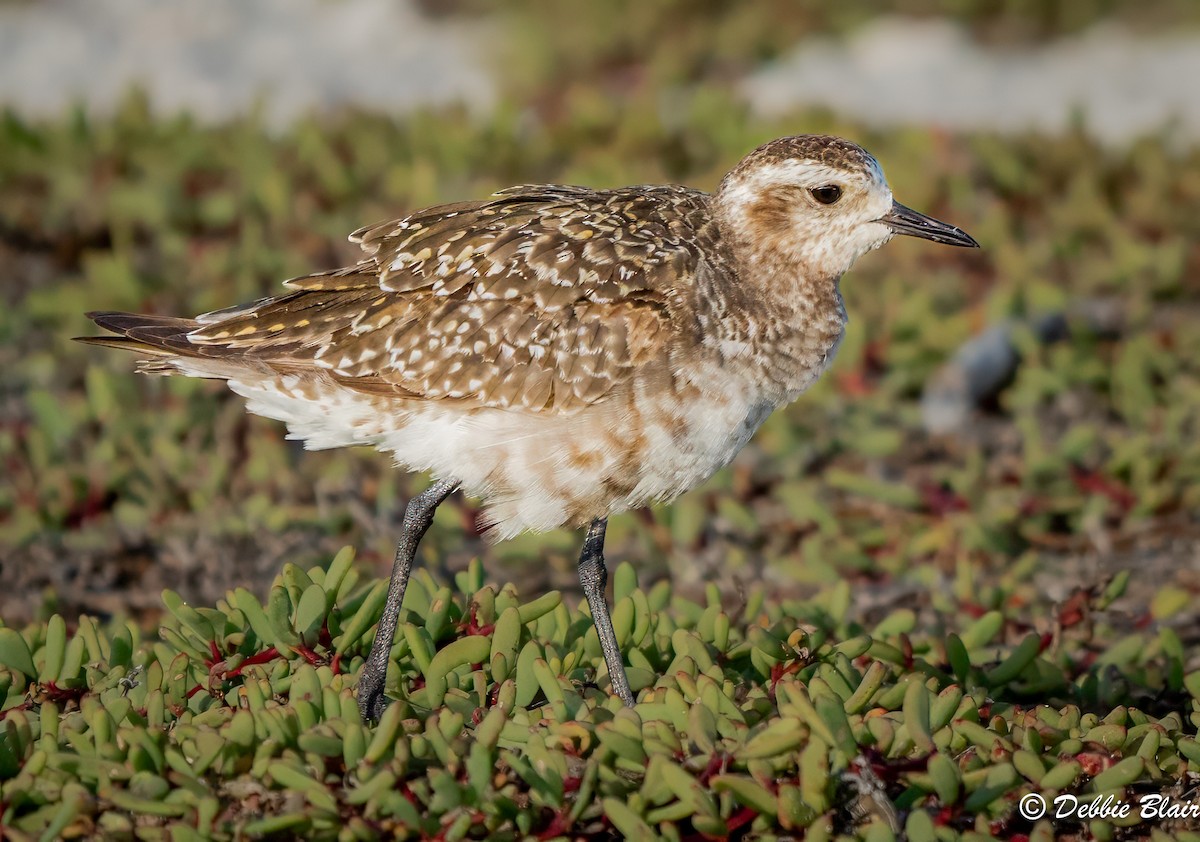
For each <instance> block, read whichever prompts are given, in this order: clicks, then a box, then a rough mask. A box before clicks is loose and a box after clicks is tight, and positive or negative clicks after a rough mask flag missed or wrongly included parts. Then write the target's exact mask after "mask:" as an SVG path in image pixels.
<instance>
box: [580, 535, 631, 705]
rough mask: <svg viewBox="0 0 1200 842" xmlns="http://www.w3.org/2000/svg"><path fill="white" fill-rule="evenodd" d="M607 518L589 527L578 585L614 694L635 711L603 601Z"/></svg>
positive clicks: (621, 659)
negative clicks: (593, 624)
mask: <svg viewBox="0 0 1200 842" xmlns="http://www.w3.org/2000/svg"><path fill="white" fill-rule="evenodd" d="M607 525H608V518H596V519H595V520H593V521H592V525H591V526H589V527H588V531H587V537H585V538H584V539H583V550H582V551H581V552H580V553H579V584H581V585H583V595H584V596H585V597H587V602H588V608H590V609H591V611H592V622H593V623H595V624H596V634H597V635H599V637H600V648H601V650H603V652H604V663H605V664H607V665H608V680H609V681H610V682H611V683H612V689H613V692H614V693H616V694H617V695H618V696H620V697H621V701H623V702H624V703H625V705H626V706H627V707H633V693H631V692H630V690H629V679H628V678H626V677H625V662H624V659H623V658H622V657H621V650H620V649H619V648H617V636H616V634H615V633H614V632H613V625H612V619H610V618H609V616H608V604H607V603H606V602H605V601H604V587H605V585H607V584H608V570H606V569H605V567H604V528H605V527H606V526H607Z"/></svg>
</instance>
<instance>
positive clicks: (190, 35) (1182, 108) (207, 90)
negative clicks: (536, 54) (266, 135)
mask: <svg viewBox="0 0 1200 842" xmlns="http://www.w3.org/2000/svg"><path fill="white" fill-rule="evenodd" d="M495 26H498V24H497V23H496V22H494V21H492V22H488V21H479V20H476V19H471V18H467V17H464V16H453V17H448V18H444V19H439V20H431V19H429V18H428V17H426V16H425V15H423V14H421V13H420V12H419V10H418V9H417V8H416V7H415V5H414V3H412V2H411V0H340V1H339V2H331V0H255V2H252V3H246V2H239V0H206V2H204V3H197V2H191V3H161V2H157V0H105V2H103V3H97V2H95V0H39V2H36V3H14V4H0V105H7V106H11V107H14V108H15V109H16V110H17V111H18V112H20V113H26V114H57V113H60V112H61V111H62V109H64V108H66V107H67V106H69V105H70V104H72V103H75V102H84V103H86V104H87V107H88V108H90V109H92V110H96V111H103V110H107V109H110V108H112V106H113V105H114V103H116V102H118V101H119V100H120V97H121V96H122V95H123V94H124V92H125V91H126V90H127V89H128V88H129V86H130V85H131V84H138V85H140V86H142V87H143V88H145V89H146V91H147V92H148V93H149V95H150V98H151V102H152V103H153V104H154V105H155V107H157V108H159V109H161V110H164V111H174V110H178V109H185V110H188V111H191V112H193V113H194V114H195V115H197V116H198V117H200V118H201V119H208V120H219V119H222V118H226V117H229V116H232V115H236V114H238V113H242V112H245V111H247V110H248V109H251V108H254V107H256V106H257V107H261V108H262V110H263V113H264V114H265V116H266V118H267V119H268V120H269V121H270V122H272V123H273V124H276V125H278V124H281V123H286V122H287V121H288V120H290V119H294V118H295V117H297V116H299V115H301V114H304V113H306V112H309V111H312V110H318V111H320V110H325V109H330V108H335V107H338V106H345V105H356V106H363V107H366V108H371V109H378V110H383V111H389V112H393V113H402V112H404V111H407V110H411V109H413V108H416V107H420V106H427V105H445V104H450V103H465V104H467V105H468V106H469V107H472V108H475V109H487V108H488V107H489V106H491V105H492V104H493V103H494V102H495V101H496V99H497V96H498V94H497V85H496V84H495V82H494V79H495V78H496V74H497V73H498V72H500V70H499V69H498V68H494V67H491V66H489V61H488V54H489V51H488V50H487V48H486V43H485V42H486V40H487V34H488V33H489V32H494V31H495V30H494V27H495ZM1195 79H1200V33H1198V32H1181V33H1166V34H1159V35H1155V36H1140V35H1134V34H1132V33H1130V32H1127V31H1125V30H1122V29H1120V28H1116V27H1113V26H1107V25H1101V26H1097V27H1093V28H1092V29H1090V30H1088V31H1086V32H1084V33H1082V34H1080V35H1078V36H1074V37H1070V38H1063V39H1059V40H1057V41H1053V42H1050V43H1047V44H1043V45H1039V46H1036V47H1028V48H1023V49H1016V48H1011V47H1009V48H1005V49H992V48H988V47H984V46H981V45H980V44H978V43H976V42H974V41H973V40H972V39H971V38H970V37H969V36H968V34H967V33H966V32H965V31H964V30H963V29H961V28H959V27H957V26H955V25H954V24H951V23H948V22H945V21H938V20H924V21H917V20H912V19H906V18H881V19H879V20H876V21H874V22H872V23H870V24H868V25H866V26H864V27H862V28H861V29H859V30H857V31H856V32H855V33H854V34H853V35H852V36H850V37H849V38H847V39H831V38H824V37H814V38H812V39H809V40H806V41H804V42H803V43H801V44H798V45H797V46H796V48H795V49H794V51H793V52H792V53H791V54H790V55H788V56H787V57H785V58H784V59H783V60H781V61H779V62H777V63H775V64H773V65H771V66H768V67H764V68H762V69H761V70H760V71H759V72H757V73H755V74H752V75H751V76H749V77H748V78H746V79H744V80H742V83H741V84H740V85H739V90H740V92H741V94H742V95H743V96H744V97H745V98H746V99H747V101H748V102H749V103H750V104H751V105H752V107H753V108H755V109H756V110H758V111H759V112H760V113H764V114H772V113H778V112H781V111H786V110H788V109H792V108H795V107H798V106H803V105H822V106H829V107H832V108H834V109H836V110H838V111H839V112H841V113H842V114H844V115H845V116H848V117H851V118H854V119H858V120H862V121H864V122H868V123H871V124H873V125H879V126H891V125H905V124H921V125H937V126H944V127H947V128H953V129H975V128H985V129H996V130H1000V131H1023V130H1025V129H1028V128H1037V129H1042V130H1046V131H1052V132H1057V131H1061V130H1062V129H1064V128H1066V127H1068V126H1069V125H1071V124H1072V123H1073V122H1074V121H1076V120H1083V121H1084V123H1085V124H1086V125H1087V126H1088V127H1089V129H1090V130H1091V131H1093V132H1094V133H1095V134H1096V135H1097V136H1098V137H1100V138H1101V139H1103V140H1105V141H1107V142H1110V143H1121V142H1124V141H1128V140H1130V139H1131V138H1134V137H1136V136H1138V135H1141V134H1144V133H1146V132H1150V131H1155V130H1157V129H1160V128H1162V127H1164V126H1167V127H1171V128H1173V130H1174V131H1176V132H1177V133H1178V134H1179V135H1180V136H1181V137H1183V138H1196V137H1200V97H1198V96H1196V92H1195V87H1194V85H1193V84H1192V80H1195Z"/></svg>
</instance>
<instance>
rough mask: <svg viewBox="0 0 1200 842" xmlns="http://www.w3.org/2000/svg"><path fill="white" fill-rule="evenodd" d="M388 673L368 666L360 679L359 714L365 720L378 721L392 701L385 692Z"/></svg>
mask: <svg viewBox="0 0 1200 842" xmlns="http://www.w3.org/2000/svg"><path fill="white" fill-rule="evenodd" d="M386 675H387V674H386V673H381V672H377V671H375V670H373V669H371V668H370V666H367V667H365V668H364V669H363V671H362V676H361V677H360V678H359V679H358V714H359V716H361V717H362V719H363V722H366V723H368V724H369V723H372V722H378V721H379V719H380V717H382V716H383V712H384V711H385V710H387V706H388V705H390V704H391V703H392V700H391V699H389V698H388V697H387V694H386V693H384V692H383V689H384V687H383V685H384V679H385V678H386Z"/></svg>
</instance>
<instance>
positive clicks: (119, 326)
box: [74, 311, 229, 378]
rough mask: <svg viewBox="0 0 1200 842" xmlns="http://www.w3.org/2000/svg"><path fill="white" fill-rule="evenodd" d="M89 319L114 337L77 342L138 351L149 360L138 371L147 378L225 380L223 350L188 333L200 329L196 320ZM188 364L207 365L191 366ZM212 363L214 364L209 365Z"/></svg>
mask: <svg viewBox="0 0 1200 842" xmlns="http://www.w3.org/2000/svg"><path fill="white" fill-rule="evenodd" d="M87 317H88V318H89V319H91V320H92V321H93V322H95V323H96V324H97V325H98V326H99V327H102V328H104V329H105V330H109V331H112V332H113V333H114V334H116V335H115V336H76V337H75V338H74V339H75V341H76V342H84V343H86V344H88V345H103V346H104V347H107V348H120V349H122V350H125V351H136V352H137V353H139V354H143V355H145V356H146V357H147V358H146V359H143V360H141V361H140V362H139V363H138V371H141V372H145V373H147V374H188V375H191V376H193V377H197V376H198V377H217V378H225V377H228V376H229V372H227V371H225V368H226V366H227V362H228V361H226V364H225V365H222V361H221V360H220V357H221V356H222V354H221V352H222V350H223V349H222V348H220V346H206V345H198V344H196V343H193V342H191V341H190V340H189V339H188V333H190V332H191V331H193V330H196V329H197V328H199V327H200V326H201V322H199V321H197V320H196V319H181V318H177V317H174V316H151V315H144V314H140V313H121V312H112V311H99V312H92V313H88V314H87ZM188 360H195V361H197V362H199V361H204V362H203V363H201V364H199V365H194V364H193V365H189V364H187V361H188ZM210 361H211V362H210Z"/></svg>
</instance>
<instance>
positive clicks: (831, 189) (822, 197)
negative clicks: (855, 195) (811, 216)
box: [808, 184, 842, 205]
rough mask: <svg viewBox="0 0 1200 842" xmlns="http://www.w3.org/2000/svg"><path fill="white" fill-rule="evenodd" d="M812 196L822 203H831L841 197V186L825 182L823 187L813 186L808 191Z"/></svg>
mask: <svg viewBox="0 0 1200 842" xmlns="http://www.w3.org/2000/svg"><path fill="white" fill-rule="evenodd" d="M808 192H809V193H812V197H813V198H814V199H816V200H817V201H818V202H820V203H821V204H823V205H832V204H833V203H834V202H836V201H837V200H838V199H840V198H842V188H840V187H838V186H837V185H836V184H826V185H825V186H824V187H814V188H812V189H811V190H809V191H808Z"/></svg>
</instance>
